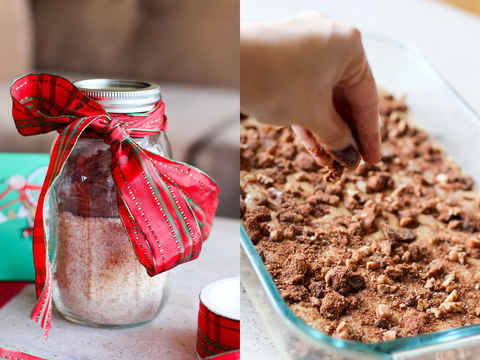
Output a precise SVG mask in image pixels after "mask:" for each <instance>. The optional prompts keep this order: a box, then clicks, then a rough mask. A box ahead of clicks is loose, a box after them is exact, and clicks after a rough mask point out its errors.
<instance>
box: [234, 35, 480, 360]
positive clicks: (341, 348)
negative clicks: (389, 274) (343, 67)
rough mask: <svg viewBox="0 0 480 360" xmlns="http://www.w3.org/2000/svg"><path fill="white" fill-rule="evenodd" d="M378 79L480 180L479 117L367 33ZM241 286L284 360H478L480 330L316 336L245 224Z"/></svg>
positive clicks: (400, 51) (413, 62) (398, 49)
mask: <svg viewBox="0 0 480 360" xmlns="http://www.w3.org/2000/svg"><path fill="white" fill-rule="evenodd" d="M363 43H364V46H365V50H366V53H367V57H368V60H369V63H370V66H371V68H372V71H373V74H374V76H375V79H376V81H377V84H379V85H380V86H381V87H383V88H385V89H386V90H387V91H389V92H390V93H392V94H393V95H394V96H396V97H400V96H403V95H406V103H407V105H408V107H409V110H410V113H411V114H412V115H413V117H414V118H416V119H417V120H418V122H419V123H420V126H421V127H422V128H423V129H424V130H426V131H427V132H428V133H429V134H430V135H432V136H433V137H434V138H435V139H436V140H437V142H438V144H439V145H440V146H441V147H442V149H443V151H444V152H445V153H446V154H448V155H450V156H452V157H453V158H454V160H455V162H456V163H457V165H459V166H460V168H461V169H462V170H463V171H464V172H466V173H467V174H469V175H470V176H471V177H472V178H473V179H474V180H475V181H476V182H480V163H479V162H478V160H477V159H476V156H475V155H476V154H480V118H479V117H478V115H477V114H476V113H475V112H474V111H473V110H472V109H471V108H470V107H469V106H468V105H467V104H466V103H465V102H464V101H463V100H462V99H461V98H460V97H459V96H458V94H457V93H456V92H455V91H454V90H453V89H452V88H451V87H450V86H449V85H448V84H447V83H446V82H445V80H444V79H443V78H442V77H441V76H440V75H439V74H438V73H437V72H436V71H435V70H434V69H433V68H432V66H431V65H430V64H429V63H428V62H427V61H426V60H425V59H424V58H423V57H422V56H421V55H420V54H419V53H418V52H417V51H415V50H414V49H412V48H411V47H409V46H405V45H403V44H400V43H397V42H394V41H391V40H388V39H385V38H383V37H379V36H376V35H364V36H363ZM240 235H241V236H240V239H241V241H240V242H241V249H240V252H241V260H240V261H241V281H242V284H243V286H244V288H245V290H246V291H247V293H248V295H249V297H250V300H251V301H252V303H253V305H254V307H255V309H256V310H257V312H258V313H259V315H260V317H261V319H262V321H263V323H264V324H265V327H266V328H267V330H268V332H269V333H270V336H271V338H272V340H273V342H274V344H275V346H276V347H277V349H278V351H279V353H280V355H281V356H282V358H283V359H295V360H300V359H332V360H333V359H335V360H340V359H420V358H421V359H422V360H429V359H442V360H443V359H445V360H447V359H452V360H458V359H473V358H479V359H480V325H474V326H469V327H461V328H456V329H450V330H443V331H438V332H434V333H429V334H422V335H418V336H415V337H411V338H399V339H396V340H393V341H387V342H380V343H361V342H354V341H349V340H342V339H336V338H333V337H331V336H329V335H326V334H324V333H322V332H320V331H318V330H315V329H313V328H311V327H309V326H308V325H306V324H305V323H304V322H303V321H301V320H300V319H299V318H298V317H297V316H296V315H294V314H293V312H292V311H291V310H290V309H289V307H288V306H287V304H286V303H285V302H284V301H283V299H282V297H281V296H280V293H279V292H278V290H277V288H276V286H275V284H274V282H273V281H272V279H271V277H270V275H269V273H268V271H267V269H266V268H265V266H264V264H263V262H262V260H261V259H260V257H259V256H258V254H257V252H256V250H255V248H254V246H253V244H252V242H251V241H250V239H249V238H248V235H247V233H246V232H245V229H244V228H243V226H242V225H241V226H240Z"/></svg>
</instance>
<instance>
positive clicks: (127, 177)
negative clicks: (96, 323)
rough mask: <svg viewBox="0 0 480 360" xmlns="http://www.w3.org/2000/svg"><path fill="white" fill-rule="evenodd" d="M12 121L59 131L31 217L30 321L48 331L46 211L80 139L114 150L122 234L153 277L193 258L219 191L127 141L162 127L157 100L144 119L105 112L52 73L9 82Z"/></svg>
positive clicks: (26, 131) (22, 129) (38, 130)
mask: <svg viewBox="0 0 480 360" xmlns="http://www.w3.org/2000/svg"><path fill="white" fill-rule="evenodd" d="M10 93H11V96H12V99H13V118H14V120H15V125H16V127H17V130H18V132H19V133H20V134H22V135H25V136H28V135H37V134H43V133H48V132H50V131H54V130H55V131H58V133H59V134H60V135H59V137H58V139H57V141H56V142H55V146H54V149H53V152H52V156H51V160H50V164H49V167H48V172H47V176H46V178H45V182H44V183H43V187H42V191H41V193H40V197H39V200H38V205H37V212H36V214H35V226H34V231H33V255H34V264H35V272H36V291H37V297H38V302H37V305H36V306H35V308H34V310H33V312H32V320H34V321H36V322H38V323H39V324H40V326H42V328H43V329H44V331H45V338H48V332H49V330H50V328H51V314H52V274H51V271H50V260H49V254H48V239H47V237H46V236H45V228H44V226H45V221H44V214H43V210H44V206H45V200H46V199H47V197H48V194H49V192H50V189H51V187H52V185H53V184H54V183H55V180H56V179H57V177H58V176H59V175H60V173H61V171H62V168H63V166H64V165H65V163H66V161H67V159H68V157H69V155H70V153H71V151H72V149H73V147H74V146H75V144H76V142H77V140H78V139H79V138H80V137H82V138H95V139H99V138H103V140H104V141H105V143H107V144H109V145H110V147H111V151H112V176H113V179H114V181H115V184H116V186H117V192H118V207H119V211H120V216H121V219H122V222H123V226H124V228H125V231H126V233H127V235H128V237H129V239H130V243H131V245H132V247H133V249H134V251H135V254H136V256H137V258H138V260H139V261H140V262H141V264H142V265H143V266H145V268H146V269H147V272H148V274H149V275H150V276H153V275H156V274H159V273H161V272H164V271H166V270H170V269H172V268H174V267H175V266H177V265H179V264H182V263H184V262H187V261H191V260H194V259H195V258H197V257H198V255H199V253H200V250H201V248H202V242H203V241H204V240H206V238H207V236H208V234H209V232H210V226H211V223H212V220H213V216H214V214H215V210H216V208H217V204H218V200H217V196H218V192H219V189H218V186H217V185H216V183H215V182H214V181H213V180H212V179H211V178H210V177H209V176H208V175H206V174H205V173H203V172H201V171H200V170H198V169H196V168H194V167H192V166H190V165H187V164H184V163H181V162H177V161H173V160H169V159H166V158H164V157H162V156H159V155H156V154H153V153H151V152H149V151H147V150H145V149H143V148H141V147H140V146H139V145H137V144H136V143H135V142H134V141H133V139H132V137H144V136H149V135H152V134H155V133H159V132H161V131H165V130H166V129H167V118H166V116H165V115H164V109H165V105H164V103H163V102H162V101H161V100H160V101H159V102H158V103H157V104H156V106H155V108H154V109H153V110H151V111H149V112H148V113H144V114H108V113H107V112H106V111H105V110H104V109H103V107H102V106H100V104H98V103H97V102H95V101H93V100H92V99H90V98H89V97H88V96H86V95H84V94H83V93H82V92H81V91H80V90H78V89H77V88H76V87H75V86H74V85H73V84H72V83H71V82H69V81H68V80H66V79H64V78H62V77H60V76H55V75H49V74H32V75H25V76H23V77H21V78H20V79H18V80H16V81H14V82H13V84H12V86H11V88H10Z"/></svg>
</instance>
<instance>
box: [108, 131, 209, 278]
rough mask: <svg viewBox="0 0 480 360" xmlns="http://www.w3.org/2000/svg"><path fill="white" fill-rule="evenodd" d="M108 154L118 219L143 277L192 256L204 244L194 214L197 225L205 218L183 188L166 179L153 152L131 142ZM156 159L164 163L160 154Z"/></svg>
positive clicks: (123, 143)
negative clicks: (156, 163)
mask: <svg viewBox="0 0 480 360" xmlns="http://www.w3.org/2000/svg"><path fill="white" fill-rule="evenodd" d="M112 155H113V158H112V175H113V178H114V180H115V184H116V185H117V190H118V199H119V202H118V206H119V211H120V216H121V218H122V222H123V225H124V228H125V231H126V233H127V235H128V237H129V239H130V242H131V245H132V247H133V249H134V251H135V254H136V255H137V258H138V260H139V261H140V263H141V264H142V265H143V266H144V267H145V268H146V269H147V272H148V274H149V275H150V276H153V275H156V274H159V273H161V272H164V271H166V270H169V269H172V268H173V267H175V266H177V265H179V264H181V263H184V262H187V261H190V260H193V259H195V258H197V257H198V255H199V254H200V250H201V248H202V240H203V236H202V230H201V225H200V221H199V218H198V217H197V215H201V217H200V220H202V221H203V220H204V218H205V215H204V214H203V212H202V211H195V209H194V206H192V204H193V203H192V201H191V199H190V195H189V194H188V191H187V190H188V189H183V188H182V187H180V186H178V185H176V184H175V185H174V184H172V182H170V181H168V179H167V178H166V177H165V176H164V175H163V174H162V173H160V172H159V171H158V166H156V165H155V164H154V163H153V162H152V158H151V155H152V154H151V153H150V152H147V151H146V150H143V149H142V148H141V147H139V146H138V145H137V144H136V143H135V142H134V141H133V140H131V139H130V138H127V139H126V140H125V141H123V142H121V143H117V144H112ZM157 159H158V160H162V161H163V160H164V158H163V157H161V156H158V158H157ZM162 170H163V169H162ZM184 176H187V177H188V174H184ZM194 205H195V206H198V205H196V204H194ZM135 219H136V220H135Z"/></svg>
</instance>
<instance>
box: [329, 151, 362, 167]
mask: <svg viewBox="0 0 480 360" xmlns="http://www.w3.org/2000/svg"><path fill="white" fill-rule="evenodd" d="M332 153H333V156H334V157H335V159H336V160H337V161H338V162H340V163H341V164H342V165H344V166H345V167H347V168H350V169H353V168H354V167H356V166H357V164H358V160H359V158H358V152H357V150H356V149H355V148H354V147H353V145H348V146H346V147H344V148H343V149H342V150H337V151H332Z"/></svg>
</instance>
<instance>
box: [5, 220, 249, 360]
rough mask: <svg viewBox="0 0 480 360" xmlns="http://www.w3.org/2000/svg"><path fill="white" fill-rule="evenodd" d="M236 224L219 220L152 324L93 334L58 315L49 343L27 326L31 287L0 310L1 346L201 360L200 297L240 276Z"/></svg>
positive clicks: (52, 355)
mask: <svg viewBox="0 0 480 360" xmlns="http://www.w3.org/2000/svg"><path fill="white" fill-rule="evenodd" d="M239 271H240V269H239V252H238V220H231V219H226V218H215V220H214V222H213V227H212V233H211V235H210V237H209V239H208V240H207V242H206V243H205V244H204V248H203V250H202V253H201V254H200V257H199V258H198V259H197V260H195V261H193V262H190V263H187V264H183V265H180V266H178V267H177V268H175V269H173V270H172V278H171V282H172V283H171V294H170V298H169V300H168V302H167V305H166V306H165V308H164V309H163V310H162V312H161V313H160V315H159V316H158V317H157V318H156V319H155V320H153V321H152V322H150V323H148V324H146V325H143V326H139V327H135V328H130V329H94V328H90V327H84V326H79V325H75V324H73V323H70V322H68V321H67V320H64V319H63V318H62V317H61V316H60V315H59V313H58V311H57V310H56V309H54V311H53V316H52V330H51V331H50V336H49V339H48V341H47V342H45V339H44V338H43V331H42V329H41V328H40V326H38V325H37V324H36V323H34V322H33V321H29V314H30V312H31V310H32V309H33V306H34V303H35V292H34V285H33V284H30V285H28V286H27V287H26V288H25V289H24V290H23V291H22V292H21V293H20V294H18V295H17V296H16V297H14V298H13V299H12V300H11V301H10V302H9V303H7V304H6V305H5V306H4V307H2V308H1V310H0V324H1V326H0V345H3V346H8V347H12V348H16V349H19V350H22V351H25V352H29V353H31V354H34V355H37V356H43V357H46V358H49V359H52V360H53V359H55V360H57V359H59V360H66V359H69V360H70V359H81V360H93V359H102V360H110V359H111V360H119V359H128V360H136V359H138V360H140V359H142V360H150V359H151V360H156V359H162V360H197V359H198V357H197V352H196V348H195V346H196V338H197V317H198V305H199V302H198V301H199V300H198V296H199V293H200V291H201V290H202V289H203V288H204V287H205V286H207V285H208V284H210V283H212V282H214V281H216V280H220V279H223V278H228V277H235V276H238V274H239Z"/></svg>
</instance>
